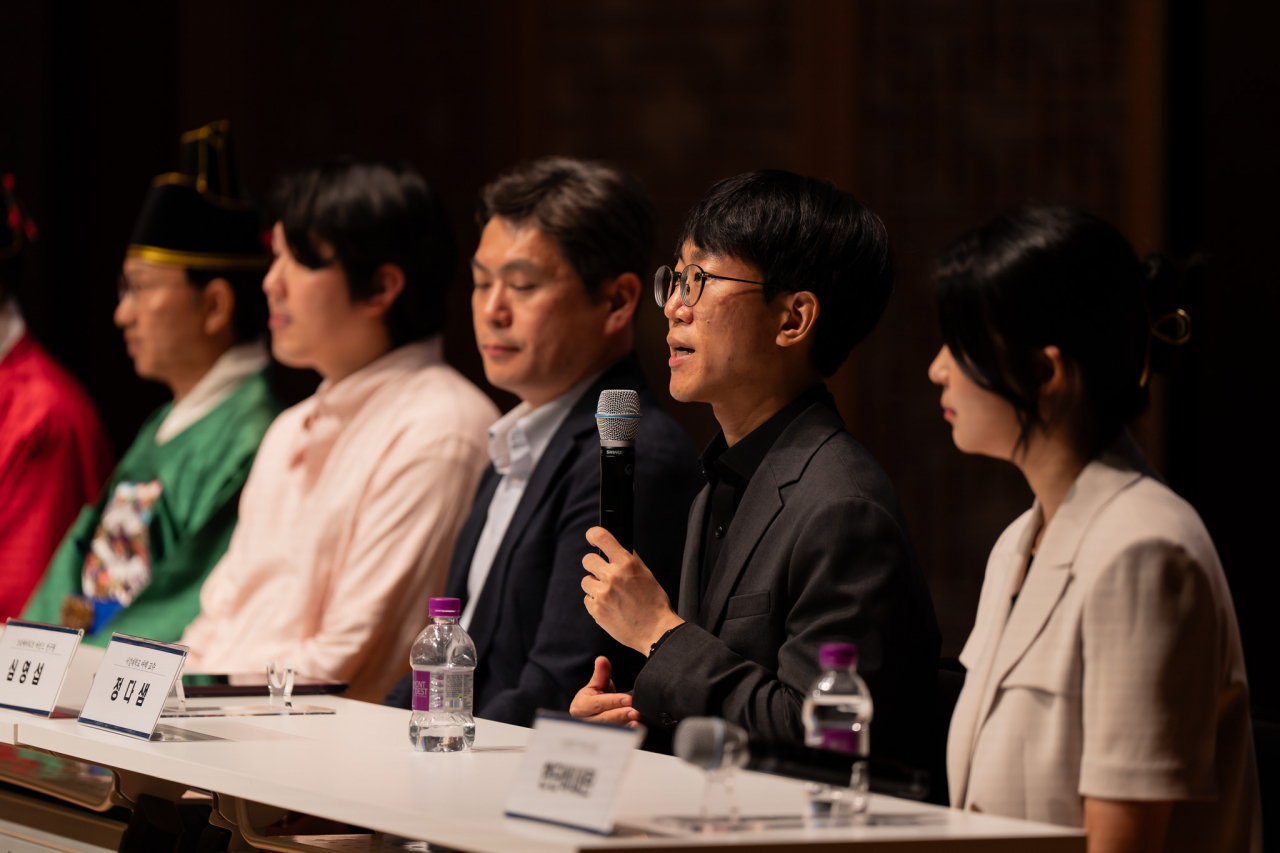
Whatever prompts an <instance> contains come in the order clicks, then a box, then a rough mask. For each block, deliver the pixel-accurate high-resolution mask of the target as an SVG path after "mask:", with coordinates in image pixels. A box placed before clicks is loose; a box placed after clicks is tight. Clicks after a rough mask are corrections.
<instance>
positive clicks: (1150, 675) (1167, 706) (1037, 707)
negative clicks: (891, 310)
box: [929, 207, 1262, 853]
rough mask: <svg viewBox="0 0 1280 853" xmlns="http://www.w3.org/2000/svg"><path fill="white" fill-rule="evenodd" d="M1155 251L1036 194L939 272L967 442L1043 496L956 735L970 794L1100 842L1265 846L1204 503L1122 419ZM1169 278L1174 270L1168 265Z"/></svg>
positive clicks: (947, 383)
mask: <svg viewBox="0 0 1280 853" xmlns="http://www.w3.org/2000/svg"><path fill="white" fill-rule="evenodd" d="M1152 269H1154V266H1153V265H1145V266H1144V265H1143V264H1140V263H1139V261H1138V260H1137V258H1136V256H1135V255H1134V254H1133V251H1132V249H1131V248H1130V247H1129V245H1128V243H1127V241H1125V240H1124V238H1123V237H1122V236H1121V235H1120V234H1119V232H1117V231H1116V230H1115V229H1114V228H1112V227H1111V226H1109V225H1107V224H1106V223H1104V222H1102V221H1101V220H1098V219H1095V218H1093V217H1090V216H1088V215H1086V214H1083V213H1080V212H1079V211H1075V210H1072V209H1068V208H1043V207H1024V208H1019V209H1016V210H1013V211H1010V212H1009V213H1006V214H1004V215H1003V216H1001V217H998V218H997V219H996V220H994V221H992V222H991V223H988V224H987V225H986V226H983V227H982V228H980V229H977V230H976V231H974V232H971V233H969V234H967V235H965V236H964V237H962V238H961V239H960V240H959V241H958V242H957V243H956V244H954V245H953V246H952V247H951V248H950V249H948V251H947V252H946V253H945V254H944V256H943V258H942V260H941V261H940V263H939V265H938V268H937V271H936V273H935V280H936V282H937V284H938V289H939V297H940V315H941V319H942V326H943V336H944V339H945V340H946V342H947V344H946V346H944V347H943V348H942V351H941V352H940V353H939V354H938V357H937V358H936V359H935V360H934V362H933V364H932V365H931V366H930V369H929V376H930V378H931V379H932V380H933V381H934V382H935V383H937V384H938V385H941V386H942V388H943V393H942V406H943V409H944V417H946V419H947V420H948V421H949V422H950V423H951V426H952V437H953V439H954V440H955V443H956V445H957V447H959V448H960V449H961V450H963V451H965V452H969V453H980V454H985V455H990V456H995V457H998V458H1004V459H1009V460H1011V461H1013V462H1014V463H1015V464H1017V465H1018V467H1019V468H1020V469H1021V470H1022V472H1023V474H1024V475H1025V476H1026V478H1027V481H1028V483H1029V485H1030V486H1031V489H1032V491H1033V492H1034V493H1035V495H1036V501H1035V503H1034V505H1033V506H1032V508H1031V509H1030V510H1029V511H1028V512H1026V513H1024V514H1023V515H1022V516H1021V517H1020V518H1018V519H1017V520H1016V521H1015V522H1014V523H1013V524H1011V525H1010V526H1009V528H1008V529H1007V530H1005V532H1004V534H1003V535H1002V536H1001V537H1000V539H999V540H998V541H997V542H996V545H995V548H994V549H993V551H992V553H991V557H990V560H989V562H988V563H987V571H986V577H985V580H984V582H983V587H982V596H981V600H980V602H979V605H978V614H977V619H976V621H975V624H974V629H973V633H972V634H971V635H970V637H969V640H968V642H967V643H966V644H965V647H964V650H963V652H962V653H961V656H960V661H961V663H963V664H964V666H965V667H966V669H967V675H966V679H965V685H964V689H963V691H962V692H961V694H960V699H959V702H958V703H957V705H956V709H955V714H954V716H953V717H952V721H951V731H950V736H949V738H948V743H947V771H948V777H949V783H950V788H951V802H952V805H953V806H955V807H957V808H965V809H970V810H973V811H982V812H989V813H994V814H1000V815H1007V816H1010V817H1019V818H1027V819H1031V820H1040V821H1046V822H1051V823H1057V824H1064V825H1068V826H1083V827H1085V828H1086V830H1087V831H1088V833H1089V851H1090V853H1101V851H1139V850H1167V851H1175V850H1176V851H1182V850H1186V851H1210V850H1212V851H1253V850H1261V844H1262V831H1261V813H1260V807H1259V799H1258V783H1257V771H1256V767H1255V765H1254V753H1253V743H1252V735H1251V729H1250V722H1249V691H1248V685H1247V682H1246V678H1245V667H1244V655H1243V653H1242V651H1241V647H1240V635H1239V630H1238V628H1237V626H1236V619H1235V611H1234V608H1233V606H1232V603H1231V593H1230V590H1229V589H1228V588H1227V582H1226V578H1225V576H1224V575H1223V571H1222V566H1221V564H1220V562H1219V560H1218V554H1217V551H1216V549H1215V548H1214V545H1213V541H1212V539H1211V538H1210V537H1209V533H1208V531H1207V530H1206V529H1205V526H1204V524H1203V522H1201V520H1200V517H1199V516H1198V515H1197V514H1196V511H1195V510H1194V509H1193V508H1192V507H1191V506H1190V504H1188V503H1187V502H1186V501H1184V500H1182V499H1181V498H1179V497H1178V496H1177V495H1176V494H1174V493H1173V491H1171V490H1170V489H1169V488H1168V487H1167V486H1166V485H1164V483H1163V482H1162V481H1161V480H1160V478H1159V476H1158V475H1157V474H1155V473H1154V472H1153V471H1152V469H1151V467H1150V466H1149V464H1148V463H1147V461H1146V459H1145V457H1143V455H1142V453H1141V451H1139V450H1138V448H1137V446H1136V445H1135V444H1134V443H1133V441H1132V440H1131V438H1130V437H1129V434H1128V432H1127V431H1125V428H1124V425H1125V424H1126V423H1127V422H1128V421H1129V420H1130V419H1131V418H1133V417H1134V416H1135V415H1137V414H1138V413H1139V412H1140V411H1141V410H1142V408H1143V407H1145V405H1146V402H1147V390H1146V385H1147V379H1148V377H1149V376H1150V372H1151V369H1152V358H1153V338H1154V339H1155V341H1157V342H1159V341H1163V342H1168V343H1179V342H1181V341H1182V340H1185V339H1186V337H1187V335H1188V334H1189V331H1190V322H1189V318H1188V317H1187V316H1186V314H1185V313H1183V312H1180V311H1177V312H1172V313H1170V314H1168V315H1165V316H1163V317H1162V318H1160V319H1159V320H1157V321H1155V322H1152V319H1151V314H1150V309H1149V307H1148V306H1149V304H1150V303H1149V302H1148V296H1147V291H1148V290H1150V291H1152V296H1155V295H1157V294H1156V290H1157V287H1156V286H1153V282H1151V281H1149V279H1151V278H1153V276H1152V275H1151V274H1150V272H1149V270H1152ZM1154 284H1156V285H1158V282H1155V283H1154Z"/></svg>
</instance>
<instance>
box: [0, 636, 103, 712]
mask: <svg viewBox="0 0 1280 853" xmlns="http://www.w3.org/2000/svg"><path fill="white" fill-rule="evenodd" d="M83 636H84V631H81V630H79V629H76V628H64V627H62V626H61V625H46V624H44V623H43V622H28V621H26V620H24V619H12V618H11V619H7V620H5V628H4V634H3V635H0V669H2V670H3V673H4V674H3V678H0V708H4V709H6V710H9V711H21V712H23V713H25V714H36V715H37V716H41V717H49V716H51V715H52V714H53V709H54V705H55V704H56V703H57V701H58V693H59V691H61V690H62V682H63V680H64V679H65V678H66V677H67V670H68V669H69V668H70V667H71V659H72V658H73V657H75V653H76V648H77V647H79V645H80V639H81V638H82V637H83Z"/></svg>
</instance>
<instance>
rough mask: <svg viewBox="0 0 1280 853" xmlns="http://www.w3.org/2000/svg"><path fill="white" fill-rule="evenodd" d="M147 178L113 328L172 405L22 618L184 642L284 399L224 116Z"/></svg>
mask: <svg viewBox="0 0 1280 853" xmlns="http://www.w3.org/2000/svg"><path fill="white" fill-rule="evenodd" d="M181 145H182V158H183V167H182V171H179V172H171V173H169V174H165V175H161V176H159V177H158V178H156V180H155V181H154V183H153V186H152V189H151V192H150V194H149V195H148V196H147V199H146V201H145V203H144V205H143V209H142V214H141V216H140V217H139V220H138V223H137V225H136V227H135V228H134V233H133V239H132V241H131V244H130V246H129V249H128V252H127V254H126V258H125V261H124V267H123V271H122V273H121V276H120V289H119V297H120V302H119V305H118V306H117V308H116V312H115V323H116V325H117V326H119V327H120V328H121V330H122V331H123V333H124V339H125V344H126V346H127V348H128V352H129V355H130V357H131V358H132V359H133V363H134V369H135V370H136V371H137V373H138V375H139V376H141V377H143V378H145V379H151V380H155V381H159V382H162V383H164V384H165V385H167V386H169V389H170V390H171V391H172V392H173V398H174V399H173V401H172V402H170V403H167V404H165V405H164V406H161V407H160V409H159V410H157V411H156V412H155V413H154V414H152V415H151V417H150V418H148V419H147V421H146V423H145V424H143V426H142V429H141V430H140V431H139V433H138V436H137V438H136V439H135V440H134V442H133V444H132V445H131V446H130V447H129V449H128V450H127V451H126V452H125V454H124V458H123V459H121V461H120V464H119V466H118V467H117V468H116V470H115V472H114V473H113V474H112V476H111V479H110V480H109V481H108V483H107V486H106V488H105V489H104V490H103V492H102V495H101V496H100V497H99V499H98V501H97V503H96V504H93V505H90V506H86V507H85V508H84V509H83V510H82V511H81V513H80V516H79V518H78V519H77V520H76V522H75V524H74V525H73V526H72V528H71V531H70V532H69V533H68V534H67V536H66V538H65V539H64V540H63V542H62V544H61V545H60V546H59V548H58V550H57V552H56V553H55V554H54V557H53V560H52V562H51V563H50V564H49V568H48V571H47V572H46V573H45V577H44V579H43V580H42V581H41V584H40V586H39V587H38V588H37V590H36V592H35V594H34V595H33V596H32V598H31V600H30V602H29V603H28V604H27V607H26V609H25V610H24V611H23V614H22V615H23V618H25V619H31V620H35V621H39V622H51V623H59V624H63V625H67V626H69V627H75V628H83V629H85V640H86V641H87V642H89V643H93V644H95V645H106V643H107V641H108V640H110V639H111V635H112V633H113V632H120V633H123V634H132V635H135V636H141V637H146V638H148V639H153V640H162V641H169V642H171V641H174V640H177V639H178V638H179V637H181V636H182V632H183V629H184V628H185V627H186V626H187V623H189V622H190V621H191V620H193V619H194V618H195V617H196V615H197V614H198V613H199V612H200V589H201V586H202V585H203V584H204V580H205V577H206V576H207V575H208V574H209V571H210V570H211V569H212V568H213V566H214V565H215V564H216V563H217V562H218V559H219V558H220V557H221V556H222V554H223V552H224V551H225V550H226V548H227V543H228V542H229V541H230V539H231V533H232V530H234V528H235V525H236V518H237V510H238V505H239V500H240V491H241V489H242V488H243V486H244V483H245V480H246V479H247V478H248V476H249V469H250V467H251V466H252V464H253V459H254V456H255V455H256V453H257V450H258V444H259V443H260V442H261V441H262V436H263V435H264V434H265V433H266V431H267V427H268V426H269V425H270V424H271V421H272V420H274V419H275V416H276V415H277V414H279V413H280V411H281V409H282V408H283V406H282V405H281V404H280V402H279V401H278V400H277V398H276V396H275V394H274V393H273V392H272V390H271V387H270V385H269V383H268V381H267V377H266V375H265V373H264V370H265V369H266V367H267V365H268V361H269V359H268V356H267V351H266V348H265V346H264V344H263V342H262V337H263V333H264V330H265V326H266V302H265V297H264V296H263V293H262V277H263V274H264V272H265V271H266V268H267V266H268V263H269V255H268V254H267V252H266V250H265V246H264V243H263V241H262V233H263V231H262V228H261V221H260V219H259V214H258V210H257V208H256V207H255V206H254V205H253V203H252V202H251V201H249V200H248V196H247V194H246V193H245V192H244V191H243V189H242V188H241V184H240V181H239V176H238V174H237V172H236V163H235V160H234V157H233V155H232V150H231V144H230V128H229V127H228V123H227V122H225V121H223V122H217V123H215V124H211V125H207V126H205V127H202V128H199V129H198V130H193V131H191V132H189V133H187V134H184V135H183V136H182V141H181Z"/></svg>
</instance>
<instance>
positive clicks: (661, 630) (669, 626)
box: [640, 613, 684, 657]
mask: <svg viewBox="0 0 1280 853" xmlns="http://www.w3.org/2000/svg"><path fill="white" fill-rule="evenodd" d="M683 624H684V620H683V619H681V618H680V617H679V616H677V615H676V614H674V613H672V614H671V615H670V618H668V619H664V620H662V622H661V623H660V624H659V625H658V626H657V629H656V630H657V633H656V634H655V635H654V636H653V638H652V640H651V642H650V643H649V644H648V645H647V646H645V647H644V648H643V649H641V650H640V652H641V653H642V654H643V655H644V656H645V657H649V656H650V655H652V654H653V653H654V652H656V651H657V650H658V646H660V645H662V644H663V642H665V641H666V639H667V637H669V636H671V632H672V631H674V630H675V629H677V628H679V627H680V626H681V625H683Z"/></svg>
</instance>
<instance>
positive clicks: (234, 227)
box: [128, 120, 270, 271]
mask: <svg viewBox="0 0 1280 853" xmlns="http://www.w3.org/2000/svg"><path fill="white" fill-rule="evenodd" d="M180 142H181V146H182V149H181V157H182V171H180V172H169V173H167V174H164V175H160V176H158V177H157V178H156V179H155V180H154V181H152V183H151V192H150V193H149V194H148V195H147V200H146V201H145V202H144V203H143V205H142V214H141V215H140V216H139V217H138V224H137V225H135V226H134V229H133V239H132V240H130V241H129V251H128V256H129V257H131V258H138V259H140V260H143V261H149V262H151V263H154V264H165V265H168V266H178V267H184V268H186V269H193V270H225V271H231V270H256V269H266V267H267V266H268V265H269V263H270V258H269V257H268V255H267V253H266V250H265V246H264V243H263V239H262V223H261V220H260V219H259V216H258V208H257V206H256V205H255V204H254V203H253V201H252V200H251V199H250V198H249V194H248V193H247V192H246V191H245V190H244V187H243V184H242V183H241V181H240V173H239V170H238V169H237V168H236V159H235V154H234V152H233V151H232V149H231V123H230V122H228V121H225V120H223V121H215V122H214V123H213V124H207V125H205V126H204V127H201V128H199V129H197V130H192V131H188V132H187V133H184V134H182V138H181V140H180Z"/></svg>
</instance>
